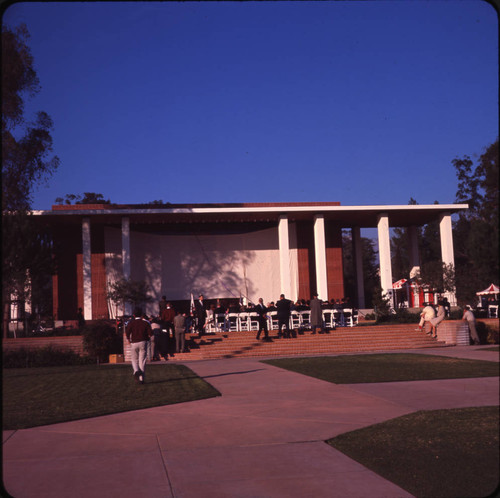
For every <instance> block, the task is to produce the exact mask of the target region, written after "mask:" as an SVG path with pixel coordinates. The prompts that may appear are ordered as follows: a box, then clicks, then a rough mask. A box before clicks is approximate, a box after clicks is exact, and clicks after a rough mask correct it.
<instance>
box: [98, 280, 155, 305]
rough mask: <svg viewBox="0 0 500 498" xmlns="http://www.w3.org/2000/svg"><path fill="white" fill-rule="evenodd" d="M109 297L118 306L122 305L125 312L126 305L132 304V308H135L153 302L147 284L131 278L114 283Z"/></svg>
mask: <svg viewBox="0 0 500 498" xmlns="http://www.w3.org/2000/svg"><path fill="white" fill-rule="evenodd" d="M108 297H109V299H111V301H113V302H114V303H115V304H116V305H117V306H118V305H121V306H122V309H123V310H125V304H126V303H130V304H131V305H132V308H135V307H136V306H139V305H142V304H144V303H149V302H151V301H153V298H152V297H151V295H150V294H149V288H148V285H147V284H146V282H144V281H142V280H132V279H130V278H129V279H126V278H121V279H119V280H117V281H116V282H114V283H112V284H111V285H110V290H109V292H108Z"/></svg>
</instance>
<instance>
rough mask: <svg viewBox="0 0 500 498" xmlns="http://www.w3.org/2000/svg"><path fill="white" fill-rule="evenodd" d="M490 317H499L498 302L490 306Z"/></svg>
mask: <svg viewBox="0 0 500 498" xmlns="http://www.w3.org/2000/svg"><path fill="white" fill-rule="evenodd" d="M488 318H498V304H496V305H495V304H490V305H489V306H488Z"/></svg>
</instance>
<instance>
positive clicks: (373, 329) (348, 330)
mask: <svg viewBox="0 0 500 498" xmlns="http://www.w3.org/2000/svg"><path fill="white" fill-rule="evenodd" d="M416 329H417V326H416V325H415V324H396V325H385V326H384V325H376V326H363V327H342V328H337V329H336V330H330V331H329V332H328V333H326V334H315V335H311V332H310V331H305V332H304V333H296V337H294V338H292V339H278V338H277V331H275V330H274V331H271V332H270V334H269V336H270V338H271V339H272V341H271V342H265V341H263V340H260V341H257V340H256V338H255V336H256V332H255V331H237V332H224V333H216V334H211V335H206V336H204V337H203V338H201V339H199V338H198V337H197V336H196V335H193V336H191V340H190V341H189V344H190V345H191V351H190V352H189V353H182V354H176V355H175V356H174V357H172V358H170V360H173V361H187V360H202V359H217V358H234V357H266V356H267V357H272V356H296V355H300V356H304V355H315V354H328V353H356V352H367V351H391V350H396V349H420V348H429V347H433V348H435V347H443V346H446V344H445V343H444V342H442V341H438V340H436V339H433V338H432V337H430V336H428V335H425V334H424V333H423V332H422V331H419V330H418V329H417V330H416Z"/></svg>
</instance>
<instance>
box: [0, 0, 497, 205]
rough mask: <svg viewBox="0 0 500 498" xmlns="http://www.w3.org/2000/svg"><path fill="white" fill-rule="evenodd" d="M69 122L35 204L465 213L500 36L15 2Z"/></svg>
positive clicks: (334, 16)
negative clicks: (460, 190) (466, 162)
mask: <svg viewBox="0 0 500 498" xmlns="http://www.w3.org/2000/svg"><path fill="white" fill-rule="evenodd" d="M3 22H5V23H7V24H9V25H10V26H16V25H18V24H20V23H25V24H26V25H27V27H28V30H29V32H30V33H31V39H30V46H31V49H32V53H33V55H34V59H35V68H36V71H37V73H38V76H39V78H40V82H41V86H42V90H41V92H40V93H39V94H38V95H37V96H36V97H35V98H33V99H31V100H30V101H29V102H28V105H27V106H26V112H27V117H28V118H32V117H33V116H34V113H35V112H36V111H37V110H44V111H46V112H47V113H48V114H49V115H50V116H51V117H52V118H53V120H54V132H53V138H54V152H55V154H57V155H58V156H59V158H60V160H61V165H60V167H59V170H58V171H57V173H56V174H55V175H54V176H53V177H52V178H51V179H50V180H49V182H48V184H47V185H46V186H45V187H41V188H40V189H39V190H38V191H37V193H36V195H35V198H34V205H33V207H34V208H36V209H49V208H50V206H51V205H52V204H54V201H55V199H56V197H63V196H64V195H65V194H69V193H74V194H80V193H83V192H86V191H87V192H98V193H102V194H103V195H104V197H105V198H109V199H110V200H111V201H112V202H116V203H141V202H149V201H152V200H159V199H161V200H163V201H165V202H172V203H179V202H180V203H183V202H188V203H191V202H194V203H199V202H289V201H340V202H341V203H342V204H343V205H365V204H407V203H408V201H409V199H410V197H413V198H414V199H416V200H417V201H418V203H419V204H432V203H433V202H434V201H436V200H437V201H439V202H440V203H442V204H444V203H452V202H454V199H455V192H456V187H457V181H456V176H455V170H454V168H453V166H452V164H451V161H452V160H453V159H454V158H455V157H462V156H463V155H466V154H467V155H470V156H472V157H473V156H474V155H480V154H481V153H482V152H483V150H484V148H485V147H486V146H488V145H489V144H491V143H492V142H493V141H494V140H495V139H496V137H497V136H498V110H499V105H498V20H497V13H496V11H495V10H494V9H493V7H492V6H491V5H489V4H488V3H485V2H483V1H481V0H471V1H464V0H461V1H454V0H448V1H446V0H445V1H407V0H401V1H371V2H364V1H363V2H362V1H343V2H335V1H325V2H307V1H302V2H286V1H284V2H179V3H177V2H165V3H148V2H139V3H133V2H131V3H119V2H113V3H93V2H89V3H85V2H83V3H71V2H70V3H57V2H46V3H45V2H44V3H18V4H14V5H12V6H11V7H9V8H8V9H7V11H6V12H5V14H4V17H3Z"/></svg>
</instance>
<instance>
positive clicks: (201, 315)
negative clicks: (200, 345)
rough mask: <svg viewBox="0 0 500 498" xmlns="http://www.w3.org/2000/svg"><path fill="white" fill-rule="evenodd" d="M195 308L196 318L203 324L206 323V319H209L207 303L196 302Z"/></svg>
mask: <svg viewBox="0 0 500 498" xmlns="http://www.w3.org/2000/svg"><path fill="white" fill-rule="evenodd" d="M194 308H195V311H196V316H197V317H198V319H199V320H202V323H205V318H206V317H207V310H206V309H205V303H200V300H199V299H198V301H195V302H194Z"/></svg>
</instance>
